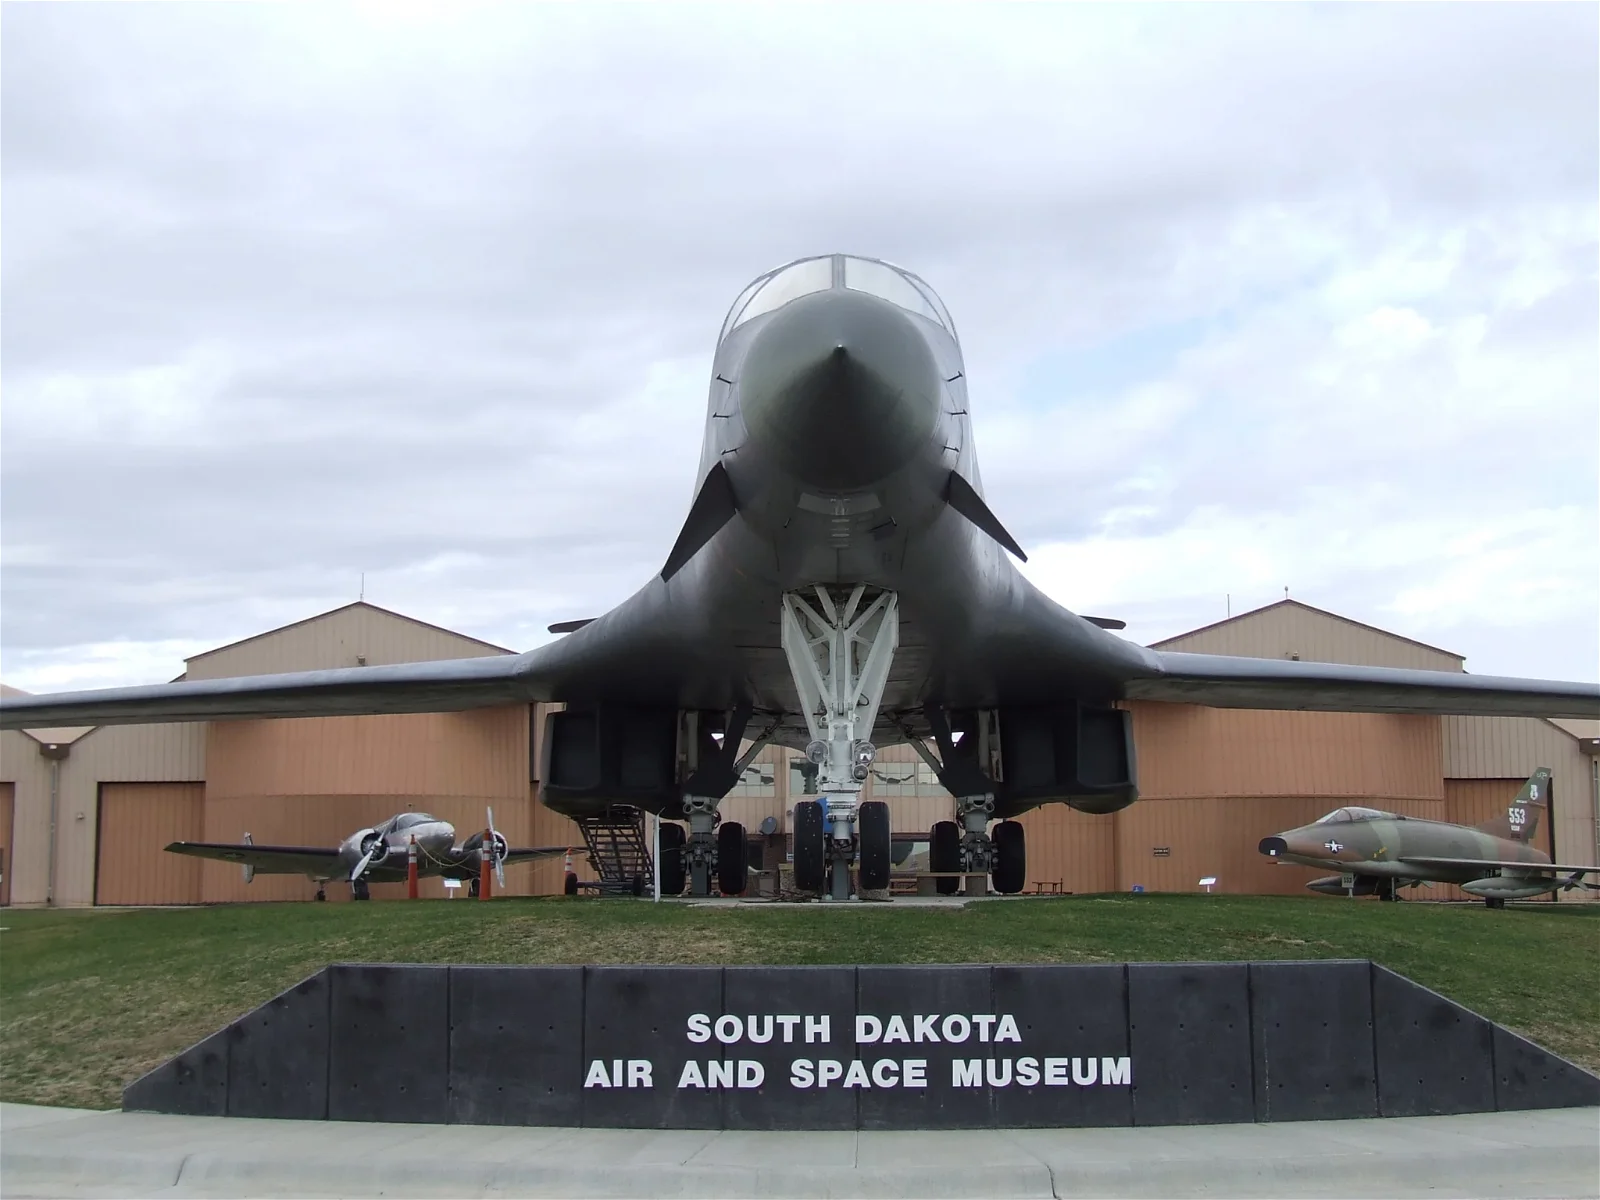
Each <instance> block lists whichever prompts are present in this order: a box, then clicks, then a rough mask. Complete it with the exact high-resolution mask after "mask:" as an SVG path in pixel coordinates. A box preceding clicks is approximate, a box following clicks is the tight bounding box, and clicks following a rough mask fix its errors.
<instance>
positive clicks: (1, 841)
mask: <svg viewBox="0 0 1600 1200" xmlns="http://www.w3.org/2000/svg"><path fill="white" fill-rule="evenodd" d="M16 798H17V785H16V784H14V783H0V907H3V906H5V905H7V904H10V903H11V843H12V840H13V839H12V837H11V826H12V820H11V819H12V817H13V816H15V814H16V811H17V809H16Z"/></svg>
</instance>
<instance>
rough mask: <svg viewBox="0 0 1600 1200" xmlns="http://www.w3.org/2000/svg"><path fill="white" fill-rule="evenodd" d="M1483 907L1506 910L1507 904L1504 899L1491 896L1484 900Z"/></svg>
mask: <svg viewBox="0 0 1600 1200" xmlns="http://www.w3.org/2000/svg"><path fill="white" fill-rule="evenodd" d="M1483 906H1484V907H1485V908H1504V907H1505V906H1506V902H1505V899H1504V898H1503V897H1500V896H1489V897H1487V898H1486V899H1485V900H1484V902H1483Z"/></svg>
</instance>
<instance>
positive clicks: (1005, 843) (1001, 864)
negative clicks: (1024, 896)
mask: <svg viewBox="0 0 1600 1200" xmlns="http://www.w3.org/2000/svg"><path fill="white" fill-rule="evenodd" d="M992 836H993V839H994V870H993V871H992V872H991V873H990V878H991V879H992V880H993V881H994V890H995V891H997V892H999V893H1000V894H1001V895H1003V896H1014V895H1016V894H1017V893H1018V892H1020V891H1021V890H1022V886H1023V884H1024V883H1026V882H1027V878H1028V843H1027V838H1026V836H1025V835H1024V831H1023V828H1022V824H1021V822H1018V821H1001V822H1000V824H998V825H996V826H995V827H994V834H993V835H992Z"/></svg>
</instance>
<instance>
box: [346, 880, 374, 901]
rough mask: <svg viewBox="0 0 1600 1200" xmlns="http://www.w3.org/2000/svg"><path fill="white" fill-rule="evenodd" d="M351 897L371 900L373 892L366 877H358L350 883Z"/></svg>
mask: <svg viewBox="0 0 1600 1200" xmlns="http://www.w3.org/2000/svg"><path fill="white" fill-rule="evenodd" d="M350 898H351V899H352V900H371V899H372V892H371V891H370V890H369V889H368V888H367V881H366V880H365V879H358V880H356V881H355V882H354V883H352V884H351V885H350Z"/></svg>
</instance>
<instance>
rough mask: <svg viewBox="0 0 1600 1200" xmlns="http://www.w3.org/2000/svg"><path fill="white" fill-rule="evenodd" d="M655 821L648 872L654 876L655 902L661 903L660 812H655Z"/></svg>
mask: <svg viewBox="0 0 1600 1200" xmlns="http://www.w3.org/2000/svg"><path fill="white" fill-rule="evenodd" d="M655 818H656V823H655V829H654V831H653V833H652V838H653V840H654V845H652V846H651V847H650V873H651V875H652V876H654V878H655V903H657V904H660V903H661V814H660V813H656V814H655Z"/></svg>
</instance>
